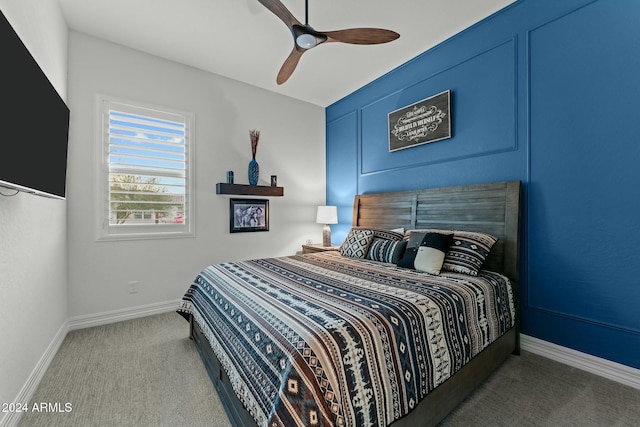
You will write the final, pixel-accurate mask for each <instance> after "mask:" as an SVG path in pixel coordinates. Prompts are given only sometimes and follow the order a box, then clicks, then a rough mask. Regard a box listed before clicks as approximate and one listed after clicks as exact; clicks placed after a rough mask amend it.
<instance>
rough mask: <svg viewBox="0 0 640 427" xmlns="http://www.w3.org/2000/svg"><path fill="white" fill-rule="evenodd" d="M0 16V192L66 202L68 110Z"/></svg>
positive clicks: (14, 33)
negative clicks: (19, 193)
mask: <svg viewBox="0 0 640 427" xmlns="http://www.w3.org/2000/svg"><path fill="white" fill-rule="evenodd" d="M0 15H1V16H0V55H1V56H0V57H1V58H2V61H0V86H1V89H0V102H2V105H3V107H2V112H1V113H0V141H2V149H1V150H0V188H1V187H8V188H12V189H15V190H19V191H24V192H28V193H32V194H37V195H39V196H45V197H51V198H57V199H64V198H65V189H66V176H67V145H68V140H69V108H67V106H66V104H65V103H64V101H63V100H62V98H60V95H58V92H57V91H56V89H55V88H54V87H53V85H52V84H51V82H50V81H49V79H48V78H47V76H46V75H45V74H44V72H43V71H42V69H41V68H40V66H39V65H38V63H37V62H36V61H35V59H34V58H33V57H32V56H31V54H30V53H29V50H28V49H27V48H26V46H25V45H24V44H23V43H22V40H20V37H19V36H18V34H16V32H15V31H14V30H13V27H12V26H11V24H10V23H9V21H8V20H7V19H6V17H5V16H4V14H3V13H2V12H0Z"/></svg>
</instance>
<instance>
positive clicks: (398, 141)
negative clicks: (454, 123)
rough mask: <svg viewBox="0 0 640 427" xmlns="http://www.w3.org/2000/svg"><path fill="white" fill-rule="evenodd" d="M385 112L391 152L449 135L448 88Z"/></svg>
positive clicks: (445, 137) (449, 95) (449, 99)
mask: <svg viewBox="0 0 640 427" xmlns="http://www.w3.org/2000/svg"><path fill="white" fill-rule="evenodd" d="M387 116H388V131H389V151H390V152H393V151H398V150H404V149H405V148H411V147H415V146H417V145H422V144H428V143H430V142H435V141H440V140H441V139H447V138H451V90H445V91H444V92H440V93H439V94H437V95H433V96H431V97H429V98H425V99H423V100H421V101H418V102H415V103H413V104H411V105H408V106H406V107H402V108H400V109H398V110H395V111H392V112H390V113H389V114H388V115H387Z"/></svg>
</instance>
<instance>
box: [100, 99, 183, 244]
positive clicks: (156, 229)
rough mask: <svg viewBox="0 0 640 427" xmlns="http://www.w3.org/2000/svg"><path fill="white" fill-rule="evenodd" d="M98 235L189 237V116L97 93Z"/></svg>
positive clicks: (127, 237)
mask: <svg viewBox="0 0 640 427" xmlns="http://www.w3.org/2000/svg"><path fill="white" fill-rule="evenodd" d="M98 103H99V111H100V121H99V122H100V127H101V129H100V141H101V152H102V156H100V157H101V158H100V168H99V171H100V178H99V183H100V186H101V189H100V191H99V192H98V194H99V195H100V203H99V206H100V210H99V212H100V214H99V217H100V221H99V223H100V224H99V231H98V235H99V239H101V240H102V239H104V240H111V239H138V238H142V239H148V238H159V237H161V238H164V237H186V236H193V235H194V233H193V224H194V218H193V212H194V209H193V200H192V194H193V178H192V177H193V170H192V168H193V166H192V158H193V155H192V154H193V147H192V141H191V126H192V118H191V115H190V114H188V113H184V112H178V111H173V110H169V109H166V108H156V107H150V106H142V105H136V104H134V103H132V102H128V101H122V100H116V99H113V98H108V97H105V96H99V97H98Z"/></svg>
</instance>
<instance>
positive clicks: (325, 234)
mask: <svg viewBox="0 0 640 427" xmlns="http://www.w3.org/2000/svg"><path fill="white" fill-rule="evenodd" d="M322 246H324V247H325V248H328V247H329V246H331V228H329V224H325V225H324V227H323V228H322Z"/></svg>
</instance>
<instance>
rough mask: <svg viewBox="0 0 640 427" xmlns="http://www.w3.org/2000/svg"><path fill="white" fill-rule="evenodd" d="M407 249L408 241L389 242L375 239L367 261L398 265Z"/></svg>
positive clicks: (370, 247)
mask: <svg viewBox="0 0 640 427" xmlns="http://www.w3.org/2000/svg"><path fill="white" fill-rule="evenodd" d="M406 247H407V241H406V240H400V241H398V240H388V239H378V238H377V237H374V238H373V241H372V242H371V246H369V252H367V259H370V260H372V261H380V262H390V263H393V264H395V263H397V262H398V261H399V260H400V257H401V256H402V255H403V254H404V250H405V248H406Z"/></svg>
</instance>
